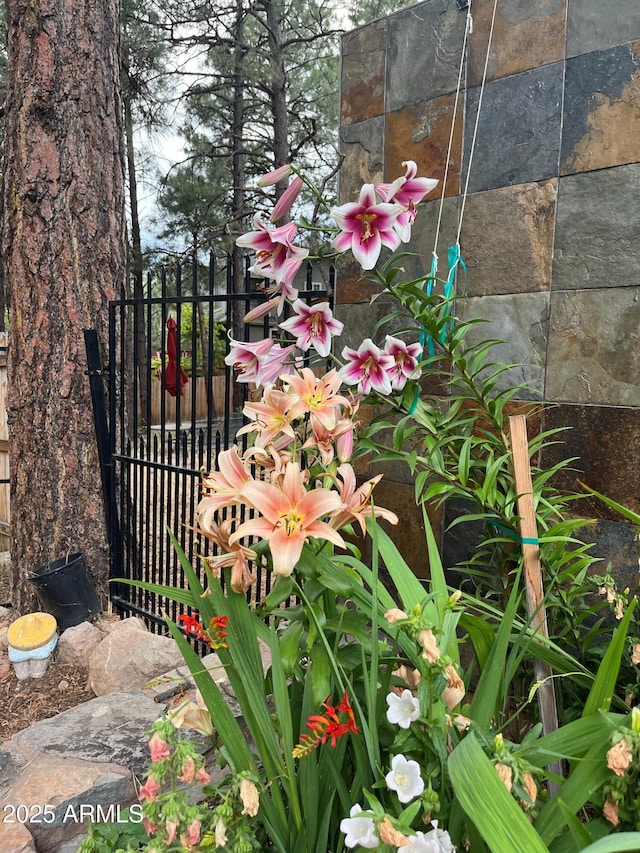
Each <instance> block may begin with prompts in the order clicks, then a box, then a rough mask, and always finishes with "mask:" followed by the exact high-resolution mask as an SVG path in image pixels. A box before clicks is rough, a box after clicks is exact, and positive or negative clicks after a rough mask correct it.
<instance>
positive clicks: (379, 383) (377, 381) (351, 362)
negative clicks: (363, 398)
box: [340, 338, 395, 395]
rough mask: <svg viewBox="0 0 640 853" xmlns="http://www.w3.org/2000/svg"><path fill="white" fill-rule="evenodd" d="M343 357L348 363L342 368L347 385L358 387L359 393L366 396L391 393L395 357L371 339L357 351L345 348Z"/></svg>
mask: <svg viewBox="0 0 640 853" xmlns="http://www.w3.org/2000/svg"><path fill="white" fill-rule="evenodd" d="M342 357H343V358H344V359H345V361H346V362H347V363H346V364H345V366H344V367H341V368H340V377H341V378H342V381H343V382H345V383H346V384H347V385H357V386H358V391H359V392H360V393H361V394H365V395H366V394H369V393H370V392H371V391H377V393H378V394H383V395H386V394H390V393H391V371H392V370H393V368H394V366H395V362H394V360H393V356H391V355H389V354H388V353H386V352H383V351H382V350H380V348H379V347H377V346H376V345H375V344H374V343H373V341H372V340H371V338H365V339H364V340H363V341H362V343H361V344H360V346H359V347H358V349H357V350H354V349H350V348H349V347H345V348H344V349H343V350H342Z"/></svg>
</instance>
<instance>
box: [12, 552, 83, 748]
mask: <svg viewBox="0 0 640 853" xmlns="http://www.w3.org/2000/svg"><path fill="white" fill-rule="evenodd" d="M10 600H11V578H10V570H9V567H8V565H0V605H6V604H7V603H8V602H10ZM0 614H3V615H0V744H1V743H4V742H5V741H6V740H9V738H10V737H11V736H12V735H13V734H15V733H16V732H19V731H22V729H26V728H27V726H30V725H31V723H35V722H36V721H37V720H44V719H47V718H48V717H53V716H55V715H56V714H59V713H60V712H61V711H66V710H67V709H68V708H73V707H75V706H76V705H79V704H81V703H82V702H87V701H88V700H89V699H92V698H93V693H91V692H87V691H86V690H85V684H86V682H87V672H86V670H85V669H83V668H82V667H74V666H70V665H68V664H64V663H60V662H59V661H58V660H57V657H56V653H55V652H54V653H53V655H52V659H51V662H50V663H49V666H48V668H47V671H46V672H45V674H44V675H43V676H42V678H26V679H24V680H23V681H18V679H17V678H16V675H15V672H14V669H13V665H12V664H11V663H10V662H9V659H8V657H7V651H6V631H7V628H8V627H9V625H10V624H11V623H12V622H13V621H14V620H15V619H17V618H18V616H19V614H18V613H15V612H14V611H13V610H12V609H11V608H7V609H6V610H5V609H2V610H0Z"/></svg>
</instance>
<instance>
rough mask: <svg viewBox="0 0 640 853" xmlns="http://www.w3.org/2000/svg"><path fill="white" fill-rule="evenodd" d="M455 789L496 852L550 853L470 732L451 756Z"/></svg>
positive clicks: (464, 806) (449, 764)
mask: <svg viewBox="0 0 640 853" xmlns="http://www.w3.org/2000/svg"><path fill="white" fill-rule="evenodd" d="M448 767H449V773H450V777H451V782H452V784H453V789H454V791H455V793H456V796H457V797H458V799H459V801H460V803H461V805H462V808H463V809H464V811H465V813H466V815H467V816H468V817H469V819H470V820H471V821H473V823H474V824H475V826H476V828H477V829H478V831H479V833H480V835H481V836H482V838H483V839H484V840H485V842H486V843H487V844H488V846H489V848H490V849H491V850H492V851H494V853H524V851H526V853H548V850H547V847H546V845H545V844H543V843H542V840H541V839H540V836H539V835H538V833H537V832H536V831H535V829H534V828H533V827H532V826H531V824H530V823H529V821H528V819H527V817H526V815H525V814H524V812H523V811H522V809H521V808H520V807H519V806H518V804H517V803H516V801H515V800H514V799H513V797H512V796H511V794H510V793H509V792H508V791H507V789H506V788H505V786H504V784H503V783H502V782H501V781H500V779H499V777H498V774H497V773H496V771H495V769H494V767H493V765H492V764H491V762H490V761H489V759H488V758H487V756H486V755H485V754H484V752H483V751H482V748H481V746H480V744H479V743H478V740H477V738H476V736H475V735H474V734H473V732H471V733H470V734H468V735H467V736H466V737H465V738H464V740H462V741H461V742H460V743H459V744H458V746H457V747H456V748H455V749H454V750H453V752H452V753H451V755H450V756H449V761H448Z"/></svg>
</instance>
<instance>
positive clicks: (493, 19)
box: [436, 0, 498, 245]
mask: <svg viewBox="0 0 640 853" xmlns="http://www.w3.org/2000/svg"><path fill="white" fill-rule="evenodd" d="M497 8H498V0H494V2H493V14H492V15H491V27H490V29H489V41H488V42H487V52H486V54H485V57H484V69H483V71H482V83H481V84H480V95H479V96H478V109H477V110H476V121H475V125H474V127H473V136H472V138H471V148H470V150H469V163H468V164H467V175H466V178H465V182H464V192H463V193H462V203H461V205H460V216H459V218H458V233H457V235H456V245H459V244H460V233H461V231H462V220H463V218H464V209H465V205H466V203H467V195H468V192H469V177H470V176H471V164H472V163H473V154H474V151H475V147H476V138H477V136H478V123H479V121H480V109H481V107H482V98H483V96H484V86H485V83H486V80H487V68H488V66H489V53H490V52H491V42H492V41H493V27H494V24H495V22H496V10H497ZM436 239H437V237H436Z"/></svg>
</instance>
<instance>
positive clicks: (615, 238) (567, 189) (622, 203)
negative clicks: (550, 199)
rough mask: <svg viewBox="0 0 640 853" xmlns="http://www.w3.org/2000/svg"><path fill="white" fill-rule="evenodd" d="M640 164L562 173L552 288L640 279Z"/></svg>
mask: <svg viewBox="0 0 640 853" xmlns="http://www.w3.org/2000/svg"><path fill="white" fill-rule="evenodd" d="M639 197H640V163H638V164H632V165H629V166H619V167H618V168H615V169H605V170H603V171H601V172H590V173H586V174H582V175H572V176H569V177H565V178H560V182H559V187H558V212H557V222H556V237H555V250H554V260H553V278H552V284H551V289H552V290H570V289H577V288H595V287H598V288H600V287H607V288H609V287H619V286H620V285H639V284H640V243H639V242H638V233H640V206H639V205H638V198H639Z"/></svg>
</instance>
